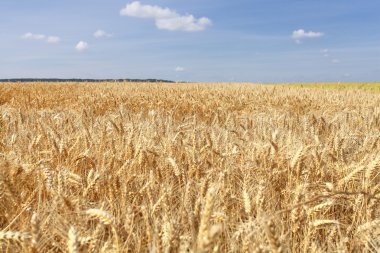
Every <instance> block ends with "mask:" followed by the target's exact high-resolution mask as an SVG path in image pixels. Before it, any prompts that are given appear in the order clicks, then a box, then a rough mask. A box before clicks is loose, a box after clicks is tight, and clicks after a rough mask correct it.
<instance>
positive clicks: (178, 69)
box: [175, 66, 185, 72]
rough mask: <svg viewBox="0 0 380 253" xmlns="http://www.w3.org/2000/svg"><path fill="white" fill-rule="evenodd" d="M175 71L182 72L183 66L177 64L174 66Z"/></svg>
mask: <svg viewBox="0 0 380 253" xmlns="http://www.w3.org/2000/svg"><path fill="white" fill-rule="evenodd" d="M175 71H176V72H183V71H185V68H184V67H180V66H178V67H176V68H175Z"/></svg>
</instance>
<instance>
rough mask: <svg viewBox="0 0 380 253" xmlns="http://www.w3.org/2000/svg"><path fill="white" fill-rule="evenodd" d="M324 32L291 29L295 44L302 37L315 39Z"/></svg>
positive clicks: (299, 41)
mask: <svg viewBox="0 0 380 253" xmlns="http://www.w3.org/2000/svg"><path fill="white" fill-rule="evenodd" d="M323 35H324V34H323V33H322V32H313V31H309V32H305V30H303V29H298V30H296V31H293V34H292V38H293V39H294V40H295V42H296V43H297V44H299V43H301V41H302V39H315V38H320V37H322V36H323Z"/></svg>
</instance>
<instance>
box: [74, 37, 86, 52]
mask: <svg viewBox="0 0 380 253" xmlns="http://www.w3.org/2000/svg"><path fill="white" fill-rule="evenodd" d="M87 48H88V43H87V42H85V41H82V40H81V41H79V42H78V44H77V45H76V46H75V49H76V50H77V51H79V52H81V51H84V50H86V49H87Z"/></svg>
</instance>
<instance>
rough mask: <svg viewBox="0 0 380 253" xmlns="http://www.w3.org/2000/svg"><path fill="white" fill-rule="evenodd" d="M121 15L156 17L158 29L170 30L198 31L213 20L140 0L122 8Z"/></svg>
mask: <svg viewBox="0 0 380 253" xmlns="http://www.w3.org/2000/svg"><path fill="white" fill-rule="evenodd" d="M120 15H122V16H129V17H136V18H147V19H154V20H155V23H156V27H157V28H158V29H162V30H169V31H185V32H197V31H203V30H205V29H206V28H207V27H208V26H210V25H212V22H211V20H210V19H208V18H206V17H201V18H195V17H194V16H193V15H190V14H187V15H180V14H178V13H177V12H176V11H175V10H171V9H169V8H163V7H160V6H157V5H144V4H141V3H140V2H139V1H134V2H132V3H130V4H127V5H126V7H125V8H123V9H121V11H120Z"/></svg>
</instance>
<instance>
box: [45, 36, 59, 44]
mask: <svg viewBox="0 0 380 253" xmlns="http://www.w3.org/2000/svg"><path fill="white" fill-rule="evenodd" d="M60 41H61V39H60V38H59V37H57V36H49V37H48V38H47V40H46V42H47V43H58V42H60Z"/></svg>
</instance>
